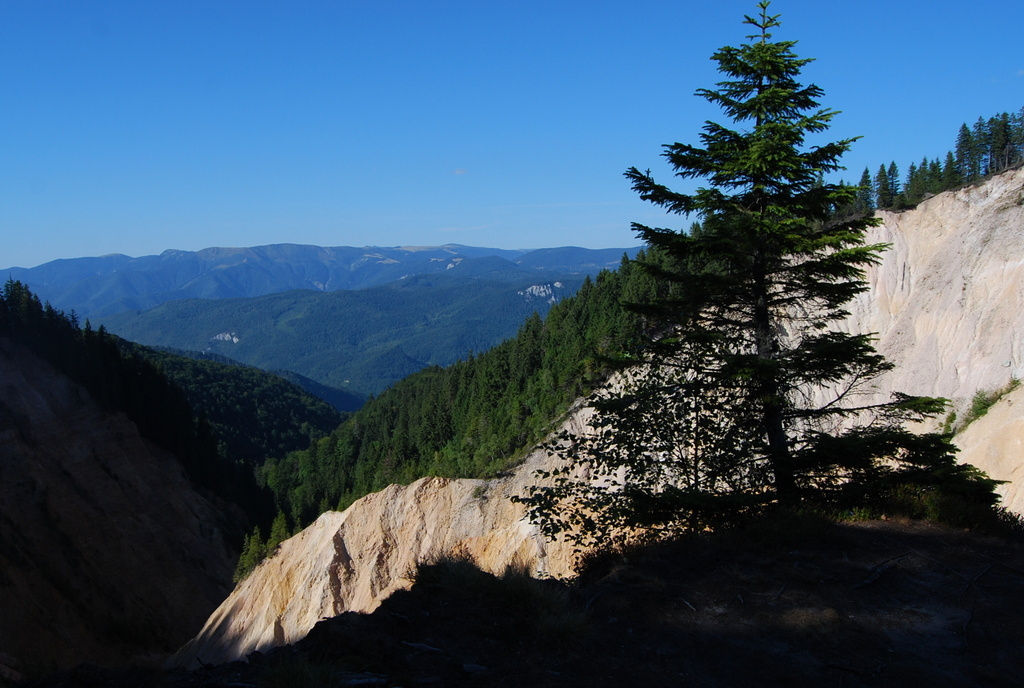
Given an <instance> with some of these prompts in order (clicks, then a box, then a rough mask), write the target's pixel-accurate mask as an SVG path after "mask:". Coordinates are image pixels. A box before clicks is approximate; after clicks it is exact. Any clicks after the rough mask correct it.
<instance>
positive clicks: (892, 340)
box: [847, 169, 1024, 513]
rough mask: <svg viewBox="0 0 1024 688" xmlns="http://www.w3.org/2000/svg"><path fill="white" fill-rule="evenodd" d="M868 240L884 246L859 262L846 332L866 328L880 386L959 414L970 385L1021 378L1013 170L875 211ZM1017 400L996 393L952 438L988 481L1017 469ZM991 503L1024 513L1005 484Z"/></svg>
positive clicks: (1018, 178)
mask: <svg viewBox="0 0 1024 688" xmlns="http://www.w3.org/2000/svg"><path fill="white" fill-rule="evenodd" d="M882 218H883V219H884V221H885V224H884V225H882V226H880V227H877V228H875V229H874V230H872V233H871V236H870V237H869V241H870V242H883V243H890V244H892V248H891V249H890V250H888V251H886V252H885V253H884V254H883V258H882V263H881V264H880V265H878V266H877V267H874V268H872V269H870V270H869V271H868V275H867V279H868V283H869V284H870V286H871V289H870V291H869V292H867V293H865V294H863V295H861V297H859V298H858V299H857V301H856V302H855V303H854V304H853V307H852V308H851V309H850V310H851V317H850V319H849V322H848V324H847V327H848V328H849V330H850V331H855V332H877V333H878V335H879V339H878V342H877V344H876V347H877V348H878V350H879V351H880V352H881V353H882V354H884V355H885V356H886V357H887V358H888V359H889V360H890V361H892V362H893V363H895V364H896V367H895V369H894V370H893V371H892V372H891V373H890V374H888V375H887V376H886V378H885V379H884V380H883V381H882V384H881V385H880V392H881V393H883V394H888V393H889V392H890V391H892V390H896V391H901V392H906V393H908V394H917V395H926V396H940V397H946V398H948V399H950V400H951V401H952V402H953V404H954V408H955V409H956V410H957V411H958V413H959V415H960V416H961V417H962V416H963V413H964V410H965V408H966V407H967V406H968V405H969V403H970V400H971V398H972V397H973V396H974V394H975V393H976V392H977V391H979V390H984V391H993V390H997V389H1000V388H1002V387H1004V386H1006V385H1007V383H1009V382H1010V380H1011V379H1012V378H1017V379H1021V377H1024V169H1017V170H1013V171H1010V172H1006V173H1004V174H1002V175H1000V176H998V177H995V178H994V179H991V180H989V181H988V182H986V183H985V184H982V185H980V186H975V187H970V188H965V189H960V190H959V191H952V192H947V193H943V194H940V195H938V196H935V197H933V198H931V199H929V200H927V201H925V202H923V203H922V204H921V205H920V206H918V207H917V208H916V209H915V210H912V211H907V212H903V213H890V212H883V213H882ZM1014 399H1024V398H1022V397H1021V392H1020V390H1017V392H1016V393H1015V394H1012V395H1008V397H1006V398H1005V399H1003V400H1002V401H1000V402H999V403H998V404H996V406H995V407H994V408H993V409H992V410H991V411H990V412H989V414H988V415H986V416H984V417H982V418H981V419H979V420H977V421H975V422H974V423H973V424H972V425H971V426H970V427H968V428H967V430H966V431H965V432H964V433H963V434H962V435H960V436H958V437H957V438H956V440H955V442H956V444H957V446H959V447H960V449H961V451H960V454H959V458H960V460H961V461H963V462H965V463H970V464H973V465H975V466H977V467H979V468H981V469H982V470H984V471H985V472H987V473H988V474H989V475H990V476H991V477H993V478H996V479H999V480H1014V479H1015V478H1018V479H1020V478H1024V474H1022V472H1021V471H1022V468H1021V466H1022V465H1024V453H1022V452H1021V441H1022V438H1024V400H1022V401H1018V403H1016V404H1014V403H1013V401H1014ZM999 492H1000V494H1002V495H1003V504H1004V505H1005V506H1007V507H1008V508H1010V509H1011V510H1013V511H1016V512H1018V513H1024V493H1022V492H1021V491H1020V490H1018V488H1017V487H1016V485H1015V484H1014V483H1011V484H1008V485H1003V486H1002V487H1001V488H1000V489H999Z"/></svg>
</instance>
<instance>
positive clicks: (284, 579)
mask: <svg viewBox="0 0 1024 688" xmlns="http://www.w3.org/2000/svg"><path fill="white" fill-rule="evenodd" d="M1022 204H1024V170H1015V171H1011V172H1008V173H1006V174H1003V175H1001V176H1000V177H998V178H996V179H993V180H990V181H989V182H988V183H986V184H984V185H981V186H977V187H972V188H967V189H962V190H959V191H955V192H948V193H944V194H941V195H939V196H936V197H934V198H932V199H929V200H928V201H926V202H924V203H922V204H921V206H920V207H918V208H917V209H916V210H913V211H908V212H904V213H888V212H886V213H882V217H883V219H884V221H885V224H884V226H881V227H878V228H876V229H875V230H874V231H873V232H872V236H871V238H870V240H871V241H882V242H886V243H891V244H893V247H892V249H891V250H889V251H887V252H886V253H885V255H884V258H883V261H882V263H881V265H879V266H877V267H876V268H873V269H872V270H871V271H870V273H869V275H868V280H869V283H870V285H871V291H870V292H869V293H867V294H865V295H864V296H863V297H862V298H861V299H859V300H858V302H857V303H855V304H853V307H852V309H851V313H852V314H851V317H850V321H849V324H848V326H849V327H850V328H851V329H855V330H856V331H874V332H878V333H879V342H878V348H879V349H880V351H882V353H884V354H885V355H886V356H888V357H889V358H890V359H891V360H892V361H893V362H894V363H896V366H897V367H896V370H895V371H894V372H893V373H892V374H891V375H890V376H889V378H888V379H887V380H885V381H884V382H883V385H882V389H881V390H880V391H881V392H882V393H887V392H886V390H893V389H895V390H900V391H905V392H908V393H911V394H927V395H936V396H945V397H949V398H951V399H953V400H954V401H955V402H956V403H957V405H958V406H959V407H961V408H962V407H963V406H964V405H965V403H966V400H967V399H969V398H970V397H971V396H972V395H973V394H974V393H975V392H976V391H977V390H979V389H984V390H991V389H996V388H998V387H1001V386H1003V385H1005V384H1006V383H1007V382H1008V381H1009V380H1010V378H1011V377H1012V376H1017V377H1020V376H1021V375H1022V373H1024V347H1022V340H1021V332H1022V331H1024V207H1022ZM568 422H569V423H571V424H574V425H575V426H576V427H577V428H579V427H581V426H582V424H583V423H584V419H583V417H581V416H580V415H579V414H576V415H574V416H573V417H572V418H570V420H569V421H568ZM1022 438H1024V389H1021V390H1017V392H1015V393H1013V394H1011V395H1008V396H1007V397H1005V398H1004V399H1003V400H1002V401H1000V402H999V403H998V404H996V407H995V408H993V409H992V411H990V413H989V414H988V415H987V416H985V417H983V418H981V419H980V420H978V421H976V422H975V423H974V424H973V425H971V426H970V427H969V428H968V429H967V431H966V432H965V433H964V434H963V436H962V438H961V439H960V441H959V443H960V446H961V449H962V451H961V458H962V459H963V460H966V461H968V462H970V463H974V464H975V465H977V466H979V467H981V468H983V469H985V470H987V471H989V472H990V474H991V475H992V476H993V477H996V478H1000V479H1011V478H1013V477H1016V475H1017V474H1018V473H1019V472H1020V471H1021V470H1022V469H1021V468H1020V465H1021V464H1022V463H1024V457H1022V456H1021V451H1020V450H1021V442H1022ZM546 461H548V457H547V456H546V455H545V453H544V452H543V451H541V450H538V451H535V452H534V453H533V454H531V455H530V456H529V457H528V459H527V460H526V461H525V462H524V463H523V464H522V465H521V466H520V467H519V468H518V469H517V470H516V471H515V473H514V474H513V475H511V476H510V477H507V478H504V479H501V480H496V481H490V482H484V481H470V480H441V479H423V480H419V481H417V482H415V483H413V484H412V485H409V486H404V487H402V486H392V487H389V488H388V489H386V490H384V491H382V492H380V493H377V494H373V495H369V496H367V497H365V498H364V499H361V500H359V501H358V502H356V503H355V504H353V505H352V506H351V507H350V508H349V509H347V510H346V511H345V512H343V513H327V514H324V515H323V516H321V517H320V518H319V519H318V520H317V521H316V522H315V523H314V524H313V525H311V526H310V527H309V528H307V529H306V530H305V531H303V532H302V533H300V534H299V535H297V536H295V537H294V538H292V539H290V540H288V541H287V542H285V543H283V544H282V546H281V549H280V551H279V553H278V554H277V555H276V556H274V557H273V558H271V559H269V560H268V561H266V562H264V563H263V564H261V565H260V566H259V567H258V568H257V569H256V571H254V572H253V574H252V575H251V576H250V577H249V578H248V579H247V580H245V581H244V582H242V583H241V584H240V585H239V586H238V587H237V588H236V589H235V591H234V592H233V593H232V594H231V596H230V597H229V598H228V599H227V600H226V601H225V602H224V603H223V604H222V605H221V606H220V607H219V608H218V609H217V611H216V612H215V613H214V614H213V616H211V617H210V619H209V620H208V621H207V623H206V625H205V626H204V627H203V629H202V631H201V632H200V633H199V635H198V636H196V638H194V639H193V640H192V641H191V642H190V643H189V644H188V645H186V646H185V647H184V648H182V650H181V651H180V652H179V653H178V655H177V656H176V659H175V661H176V662H177V663H179V664H182V665H187V666H195V665H196V664H197V663H198V662H199V661H202V662H205V663H214V662H222V661H227V660H232V659H237V658H240V657H244V656H245V655H247V654H248V653H250V652H252V651H254V650H257V649H266V648H268V647H272V646H275V645H280V644H283V643H289V642H294V641H296V640H298V639H299V638H302V637H303V636H304V635H305V634H306V633H307V632H308V631H309V630H310V629H311V628H312V627H313V625H314V624H315V623H316V622H317V621H318V620H319V619H321V618H323V617H329V616H334V615H336V614H338V613H340V612H342V611H371V610H373V609H374V608H375V607H376V606H377V605H378V604H379V603H380V602H381V600H382V599H384V598H385V597H387V596H388V595H389V594H390V593H391V592H393V591H394V590H396V589H399V588H402V587H406V586H407V585H408V581H407V580H406V579H405V575H406V574H407V573H408V572H409V571H410V570H411V569H412V567H413V565H414V564H415V563H416V562H417V561H420V560H423V559H429V558H431V557H435V556H438V555H441V554H444V553H446V552H450V551H452V550H456V549H461V550H464V551H466V552H468V553H469V554H471V555H472V556H473V557H474V558H476V560H477V561H478V562H479V564H480V565H481V567H482V568H484V569H486V570H490V571H499V570H501V569H502V568H504V567H505V566H507V565H509V564H511V563H521V564H524V565H527V566H529V567H531V568H532V569H534V570H535V571H537V572H539V573H548V574H551V575H555V576H558V575H562V574H565V573H568V572H569V569H570V557H571V552H570V551H569V549H568V548H566V547H564V546H563V545H558V544H553V543H548V542H545V541H544V540H543V538H542V537H541V536H540V535H539V533H537V531H536V529H534V528H533V527H531V526H530V525H529V524H528V523H527V522H526V521H525V520H524V519H523V512H522V509H521V508H520V507H519V506H517V505H514V504H511V503H510V502H509V501H508V499H507V497H508V496H509V495H511V494H517V493H522V491H523V490H524V488H525V486H526V485H527V484H529V483H530V482H531V481H532V480H533V478H532V473H533V471H534V470H535V469H536V468H538V467H540V466H543V465H544V464H545V462H546ZM1003 492H1004V495H1005V497H1006V503H1007V504H1008V505H1009V506H1011V508H1014V509H1016V510H1018V511H1021V510H1024V494H1021V493H1019V492H1017V490H1016V487H1015V486H1013V485H1010V486H1004V490H1003Z"/></svg>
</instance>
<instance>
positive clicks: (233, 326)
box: [92, 257, 586, 395]
mask: <svg viewBox="0 0 1024 688" xmlns="http://www.w3.org/2000/svg"><path fill="white" fill-rule="evenodd" d="M509 266H510V264H509V263H508V261H505V260H504V259H501V258H497V257H490V258H479V259H474V260H469V259H467V260H466V261H465V262H463V263H462V264H461V265H459V268H458V269H452V270H450V271H448V272H447V273H446V274H437V275H415V276H412V277H409V278H408V279H404V280H399V281H396V282H391V283H388V284H384V285H381V286H378V287H372V288H369V289H359V290H346V291H336V292H328V293H322V292H315V291H309V290H292V291H287V292H283V293H279V294H266V295H264V296H256V297H250V298H238V299H217V300H210V299H187V300H182V301H168V302H167V303H163V304H161V305H159V306H157V307H156V308H152V309H150V310H148V311H145V312H138V311H132V312H127V313H119V314H116V315H110V316H105V317H101V318H94V319H93V320H92V325H93V327H96V326H97V325H99V324H102V325H104V326H105V327H106V328H107V329H108V330H110V331H111V332H113V333H114V334H117V335H120V336H122V337H124V338H126V339H129V340H132V341H135V342H139V343H140V344H146V345H149V346H163V347H171V348H174V349H184V350H191V351H204V352H211V353H214V354H219V355H221V356H227V357H228V358H231V359H233V360H236V361H240V362H242V363H245V364H248V365H252V366H256V367H258V368H262V369H264V370H275V371H278V370H290V371H294V372H296V373H300V374H301V375H304V376H306V377H308V378H312V379H313V380H316V381H318V382H320V383H322V384H325V385H329V386H331V387H334V388H339V389H345V390H351V391H354V392H356V393H359V394H362V395H369V394H378V393H380V392H381V391H382V390H383V389H384V388H385V387H387V386H388V385H390V384H392V383H393V382H396V381H398V380H400V379H402V378H403V377H405V376H407V375H410V374H412V373H414V372H416V371H418V370H420V369H422V368H424V367H426V366H430V365H448V364H450V363H454V362H455V361H456V360H458V359H460V358H464V357H465V356H467V355H468V354H469V353H470V352H477V353H479V352H482V351H486V350H488V349H490V348H491V347H493V346H495V345H497V344H499V343H501V342H502V341H504V340H505V339H508V338H509V337H511V336H513V335H514V334H515V333H516V332H517V330H518V329H519V327H520V325H522V323H523V322H524V321H525V320H526V318H527V317H529V315H530V314H531V313H533V312H535V311H536V312H539V313H541V314H542V315H543V314H545V313H547V311H548V309H549V308H550V307H551V305H552V304H553V303H555V302H557V301H560V300H561V299H562V298H564V297H566V296H570V295H572V294H573V293H575V292H576V290H577V289H578V288H579V286H580V284H581V283H582V282H583V280H584V279H586V276H584V275H569V274H564V273H563V274H561V275H560V276H558V278H557V279H552V275H557V273H551V272H548V271H542V272H539V273H538V274H537V275H533V274H532V273H530V272H525V274H524V273H523V272H522V271H521V270H517V269H514V268H513V269H510V268H509Z"/></svg>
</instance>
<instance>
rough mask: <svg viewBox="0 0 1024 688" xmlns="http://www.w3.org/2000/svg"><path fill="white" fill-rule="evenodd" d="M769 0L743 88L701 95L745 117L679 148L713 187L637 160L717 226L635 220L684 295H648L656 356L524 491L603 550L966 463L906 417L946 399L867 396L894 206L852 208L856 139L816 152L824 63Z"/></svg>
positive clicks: (684, 163)
mask: <svg viewBox="0 0 1024 688" xmlns="http://www.w3.org/2000/svg"><path fill="white" fill-rule="evenodd" d="M768 6H769V3H768V2H761V3H759V4H758V8H759V9H760V14H759V16H757V17H753V18H752V17H749V16H748V17H746V18H745V19H746V21H745V23H746V24H749V25H752V26H753V27H754V28H755V29H756V31H757V32H756V34H755V35H753V36H750V37H749V38H750V39H751V42H750V43H747V44H744V45H741V46H740V47H738V48H737V47H724V48H722V49H721V50H719V51H718V52H716V53H715V54H714V56H713V58H712V59H714V60H715V61H717V62H718V65H719V71H720V72H722V73H723V74H724V75H725V80H724V81H721V82H719V83H718V88H717V89H715V90H709V89H700V90H698V91H697V95H699V96H700V97H703V98H705V99H706V100H708V101H710V102H711V103H714V104H716V105H719V106H720V107H721V108H722V109H723V110H724V112H725V113H726V115H728V117H729V118H730V119H731V121H732V123H731V125H725V124H718V123H715V122H707V123H706V124H705V126H704V128H703V133H702V134H701V135H700V141H701V145H689V144H683V143H675V144H671V145H667V146H665V147H664V148H665V150H664V156H665V158H666V159H667V160H668V162H669V164H670V165H671V166H672V168H673V169H674V170H675V173H676V175H677V176H679V177H681V178H683V179H690V178H696V179H700V180H704V181H705V182H706V185H705V186H702V187H700V188H698V189H697V190H696V191H695V192H693V193H680V192H675V191H672V190H670V189H669V188H668V187H666V186H663V185H662V184H660V183H658V182H657V181H655V179H654V178H653V177H652V175H651V173H650V172H649V171H648V172H641V171H639V170H638V169H636V168H631V169H630V170H628V171H627V172H626V177H627V178H628V179H629V180H630V181H631V182H632V185H633V188H634V190H635V191H637V192H638V193H639V194H640V196H641V198H643V199H644V200H646V201H649V202H651V203H654V204H655V205H657V206H659V207H661V208H663V209H665V210H667V211H669V212H671V213H677V214H682V215H686V216H691V217H696V218H697V219H699V224H698V225H696V226H693V227H691V229H689V230H688V231H687V230H682V231H677V230H673V229H665V228H657V227H648V226H644V225H640V224H634V225H633V228H634V230H635V231H636V232H637V233H638V234H639V236H640V237H641V238H643V240H644V241H646V242H647V244H648V245H649V247H650V250H649V252H648V254H649V255H651V256H656V257H658V260H657V261H654V260H648V261H646V263H645V264H644V265H645V268H646V269H647V270H649V271H650V272H651V273H652V274H654V275H655V276H657V277H658V278H659V279H661V280H664V281H666V282H668V283H670V284H672V285H674V287H675V288H674V289H673V290H672V292H671V294H674V296H671V297H669V298H662V299H659V300H656V301H654V302H653V303H646V304H634V306H633V307H634V308H635V309H636V310H638V311H639V312H641V313H643V314H644V315H645V316H646V317H647V318H648V322H649V323H650V324H651V330H650V331H651V333H652V336H651V338H650V339H649V340H648V341H646V342H645V344H644V345H643V346H642V347H640V348H639V349H638V350H637V352H636V354H635V359H634V361H635V363H636V364H637V365H636V366H634V367H633V368H631V369H629V370H627V371H626V372H624V373H623V381H622V387H621V389H617V390H615V391H607V392H605V393H603V394H602V395H600V396H599V397H598V398H597V399H596V400H595V401H594V402H593V405H594V408H595V411H596V414H595V417H594V420H593V421H592V422H591V425H592V429H593V433H592V434H589V435H587V434H583V435H565V436H563V437H562V438H560V439H559V440H558V441H557V442H556V443H554V444H553V445H552V446H554V447H555V448H556V449H557V451H558V452H559V453H560V454H561V455H562V456H563V458H565V459H566V462H565V463H564V464H563V465H562V466H561V467H559V468H558V469H556V470H555V471H553V472H551V473H547V474H544V476H545V477H548V478H553V480H552V481H551V483H549V484H548V485H545V486H535V487H534V488H533V489H532V490H531V491H530V493H529V494H528V495H527V496H523V497H520V498H519V501H522V502H524V503H526V504H527V505H528V507H529V511H530V514H531V516H532V517H533V519H534V520H535V522H537V523H538V524H539V525H540V526H541V528H542V530H543V531H544V532H545V533H546V534H548V535H549V536H555V535H557V534H560V533H561V534H564V535H565V536H566V537H568V538H569V539H570V540H571V541H573V542H575V543H576V544H577V545H579V546H582V547H591V546H601V545H608V544H609V543H612V542H614V541H615V539H616V538H621V539H627V538H640V539H644V538H656V537H659V536H662V535H665V534H668V533H675V532H678V531H680V530H685V529H701V528H705V527H714V526H716V525H720V524H723V523H728V522H730V521H731V520H733V519H735V518H746V517H749V516H750V515H751V514H755V513H762V512H763V511H764V510H765V509H770V508H774V507H777V506H780V505H782V506H795V505H798V504H803V505H807V504H829V505H831V506H833V507H836V506H842V507H843V508H847V507H849V506H852V505H855V504H859V503H861V502H862V501H863V500H870V499H878V498H880V497H881V496H882V495H884V494H885V493H886V492H887V491H888V490H890V489H893V487H894V485H896V484H898V483H901V482H904V481H910V482H914V481H916V480H924V481H925V482H927V480H928V478H924V477H923V476H934V475H936V471H938V470H944V471H954V472H955V468H954V466H955V464H954V461H953V458H952V454H951V453H950V447H949V445H948V443H946V442H945V440H944V439H943V438H942V437H939V436H937V435H931V434H913V433H911V432H909V431H908V430H906V429H905V427H904V423H905V421H909V420H918V419H921V418H923V417H925V416H927V415H929V414H934V413H935V412H937V411H938V410H939V409H941V408H942V402H941V400H936V399H927V398H914V397H909V396H905V395H895V396H893V397H892V398H891V399H882V400H875V401H871V402H867V401H865V398H866V397H863V396H858V394H859V393H860V392H863V391H866V390H868V389H870V385H871V383H872V382H873V381H875V380H876V379H877V378H878V376H879V375H880V374H882V373H884V372H885V371H887V370H889V369H890V368H891V365H890V364H889V363H888V362H886V361H885V360H884V358H883V357H882V356H880V355H879V354H878V353H877V352H875V350H874V348H873V347H872V337H871V335H868V334H853V333H846V332H842V331H840V330H839V329H838V328H836V327H833V325H834V324H835V323H837V321H840V320H842V319H843V318H844V317H845V316H846V315H847V311H846V309H845V308H846V305H847V304H848V303H849V302H850V301H851V300H852V299H853V298H854V297H855V296H856V295H858V294H860V293H861V292H864V291H865V290H866V289H867V285H866V283H865V281H864V269H865V268H866V267H868V266H870V265H873V264H876V263H877V262H878V261H879V253H880V251H882V250H883V249H884V248H886V247H885V246H884V245H879V244H875V245H867V244H866V243H865V232H866V230H867V229H868V228H869V227H871V226H872V225H874V224H876V223H877V220H876V219H875V218H873V217H869V216H853V217H850V216H843V217H839V216H837V215H836V211H837V210H838V209H841V208H845V207H848V206H849V205H850V204H852V203H853V202H854V201H855V200H856V195H857V187H853V186H845V185H841V184H832V183H828V182H824V183H823V182H822V181H821V178H822V175H827V174H829V173H831V172H833V171H835V170H838V169H840V164H839V159H840V156H841V155H842V154H843V153H844V152H846V151H847V150H848V149H849V147H850V145H851V144H852V142H853V139H846V140H840V141H836V142H833V143H824V144H819V145H814V146H811V145H808V144H806V140H807V138H808V136H809V135H812V134H819V133H821V132H824V131H825V130H826V129H827V128H828V127H829V123H830V121H831V120H832V119H833V117H834V116H835V114H836V113H835V112H834V111H831V110H828V109H822V108H820V107H819V105H818V99H819V97H820V96H821V95H822V90H821V89H820V88H818V87H817V86H815V85H802V84H801V83H799V82H798V81H797V77H798V76H799V73H800V70H801V68H802V67H803V66H804V65H806V64H807V62H808V61H809V60H807V59H804V58H799V57H797V56H796V55H795V54H794V53H793V50H792V48H793V46H794V42H792V41H772V40H771V33H770V30H772V29H775V28H776V27H778V26H779V22H778V15H774V16H772V15H769V14H768ZM882 172H883V176H884V175H885V172H886V171H885V170H884V168H883V170H882ZM989 487H990V486H989Z"/></svg>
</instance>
